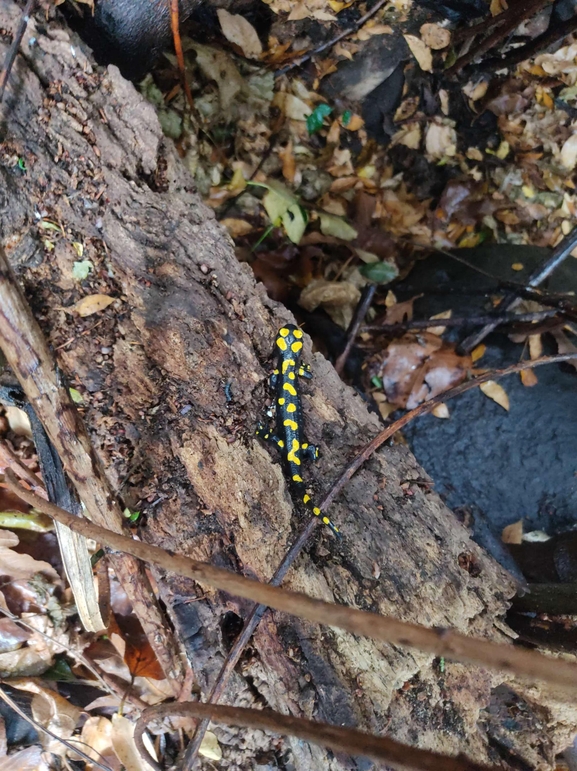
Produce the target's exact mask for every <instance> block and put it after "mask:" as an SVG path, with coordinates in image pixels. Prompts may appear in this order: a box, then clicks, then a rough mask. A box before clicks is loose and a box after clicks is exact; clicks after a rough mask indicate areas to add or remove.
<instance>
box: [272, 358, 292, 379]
mask: <svg viewBox="0 0 577 771" xmlns="http://www.w3.org/2000/svg"><path fill="white" fill-rule="evenodd" d="M289 367H296V361H294V359H286V361H283V363H282V373H283V375H285V374H286V371H287V369H289ZM276 374H277V375H278V370H277V372H276ZM289 377H290V376H289Z"/></svg>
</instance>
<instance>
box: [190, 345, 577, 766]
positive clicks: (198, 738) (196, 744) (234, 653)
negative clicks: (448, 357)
mask: <svg viewBox="0 0 577 771" xmlns="http://www.w3.org/2000/svg"><path fill="white" fill-rule="evenodd" d="M570 358H577V354H569V355H566V354H564V355H563V356H561V357H559V356H553V357H548V358H547V361H544V360H542V359H536V360H535V361H527V362H521V364H516V365H514V367H509V368H507V369H506V370H496V371H493V372H491V373H487V374H485V375H484V376H481V378H477V379H476V380H475V381H470V382H469V383H464V384H461V385H460V386H457V387H456V388H453V389H450V390H449V391H445V393H444V394H440V395H439V396H438V397H436V398H435V399H431V400H430V401H428V402H424V403H423V404H421V405H420V406H419V407H417V408H416V409H414V410H412V411H411V412H408V413H407V414H406V415H404V416H403V417H402V418H400V419H399V420H397V421H395V423H393V424H392V425H391V426H389V427H388V428H386V429H385V430H384V431H382V432H381V433H380V434H378V435H377V436H376V437H375V439H374V440H373V442H372V443H370V444H369V445H367V447H365V448H364V450H363V451H361V453H360V454H359V455H358V456H357V458H356V459H355V460H354V461H353V462H352V463H351V464H349V466H347V468H346V469H345V472H344V474H343V475H342V476H341V477H340V478H339V479H338V480H337V482H336V483H335V484H334V485H333V487H332V488H331V489H330V490H329V492H328V493H327V495H326V496H325V498H324V500H323V501H322V502H321V504H320V508H321V509H322V510H323V511H324V510H325V509H326V508H328V507H329V506H330V504H331V503H332V502H333V501H334V499H335V498H336V496H337V495H338V494H339V493H340V491H341V490H342V489H343V487H344V486H345V484H346V483H347V482H348V480H349V479H350V478H351V477H352V476H353V474H354V473H355V472H356V471H358V469H359V468H360V467H361V466H362V465H363V463H364V462H365V461H366V460H368V458H369V457H370V455H372V453H373V452H375V451H376V450H377V449H378V448H379V447H380V446H381V444H383V442H385V441H386V440H387V439H389V438H390V437H391V436H392V435H393V434H394V433H396V432H397V431H398V430H399V429H401V428H403V427H404V426H405V425H406V424H407V423H409V422H410V421H411V420H413V419H414V418H417V417H419V415H424V414H426V413H427V412H431V411H432V410H433V408H434V407H435V406H436V404H440V403H441V402H442V401H444V400H445V399H450V398H451V397H452V396H457V395H458V394H460V393H464V392H465V391H467V390H469V388H474V387H476V386H477V385H479V383H481V382H485V380H491V379H493V378H498V377H502V376H504V375H508V374H510V373H511V372H513V371H515V372H519V371H520V370H522V369H531V368H532V367H533V366H537V362H539V363H541V364H546V363H550V362H551V359H555V360H556V361H568V360H569V359H570ZM463 386H466V387H463ZM367 448H368V452H367ZM355 464H356V465H355ZM349 471H350V474H349ZM345 475H348V476H346V478H345ZM318 525H320V520H319V518H318V517H311V519H310V520H309V522H308V523H307V524H306V526H305V527H304V528H303V530H302V531H301V532H300V534H299V536H298V537H297V540H296V541H295V543H294V544H293V545H292V547H291V548H290V550H289V551H288V552H287V554H286V555H285V556H284V558H283V560H282V562H281V564H280V565H279V567H278V568H277V571H276V573H275V574H274V576H273V578H272V579H271V581H270V585H271V586H279V585H280V583H281V582H282V580H283V579H284V577H285V575H286V574H287V573H288V571H289V569H290V567H291V566H292V565H293V563H294V561H295V560H296V558H297V557H298V555H299V554H300V552H301V551H302V549H303V548H304V547H305V545H306V544H307V542H308V540H309V538H310V537H311V535H312V534H313V532H314V530H315V528H316V527H317V526H318ZM266 611H267V606H266V605H265V604H262V603H261V604H259V605H255V606H254V607H253V609H252V610H251V612H250V613H249V615H248V616H247V618H246V621H245V623H244V626H243V628H242V631H241V632H240V634H239V636H238V637H237V639H236V640H235V642H234V645H233V646H232V648H231V650H230V651H229V653H228V656H227V658H226V660H225V662H224V664H223V666H222V668H221V670H220V672H219V674H218V676H217V678H216V680H215V682H214V685H213V686H212V688H211V690H210V693H209V695H208V698H207V701H208V702H215V701H218V700H219V699H220V698H221V696H222V694H223V692H224V689H225V687H226V684H227V682H228V678H229V677H230V675H231V674H232V672H233V670H234V668H235V666H236V665H237V663H238V660H239V659H240V657H241V655H242V652H243V650H244V648H245V646H246V645H247V644H248V642H249V640H250V638H251V637H252V635H253V634H254V632H255V630H256V628H257V626H258V625H259V623H260V621H261V619H262V617H263V616H264V614H265V612H266ZM209 723H210V720H209V719H208V718H205V719H203V720H201V721H200V722H199V724H198V726H197V727H196V731H195V733H194V736H193V737H192V740H191V742H190V744H189V745H188V747H187V748H186V753H185V756H184V761H183V766H182V769H183V771H191V769H192V767H193V764H194V762H195V760H196V757H197V755H198V751H199V749H200V745H201V743H202V740H203V738H204V735H205V733H206V731H207V729H208V726H209Z"/></svg>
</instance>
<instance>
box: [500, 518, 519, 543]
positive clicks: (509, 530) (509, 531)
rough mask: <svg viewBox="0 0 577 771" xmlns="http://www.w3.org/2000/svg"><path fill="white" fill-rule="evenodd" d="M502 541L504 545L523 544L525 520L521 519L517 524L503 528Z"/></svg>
mask: <svg viewBox="0 0 577 771" xmlns="http://www.w3.org/2000/svg"><path fill="white" fill-rule="evenodd" d="M501 541H503V543H514V544H520V543H523V520H522V519H519V520H517V522H513V523H512V524H511V525H507V527H504V528H503V532H502V533H501Z"/></svg>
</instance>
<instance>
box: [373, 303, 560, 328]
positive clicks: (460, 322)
mask: <svg viewBox="0 0 577 771" xmlns="http://www.w3.org/2000/svg"><path fill="white" fill-rule="evenodd" d="M557 313H559V311H557V310H556V309H555V308H551V309H549V310H546V311H535V312H534V313H503V314H500V315H498V316H495V315H488V314H487V315H485V316H464V317H463V318H457V317H455V318H449V319H412V320H411V321H401V322H399V323H398V324H365V325H364V326H363V327H362V330H363V332H387V333H388V334H394V333H395V332H405V331H407V330H408V329H429V327H464V326H467V324H489V323H491V324H492V323H494V324H495V326H499V325H501V324H521V323H528V322H534V321H543V319H548V318H551V316H556V315H557Z"/></svg>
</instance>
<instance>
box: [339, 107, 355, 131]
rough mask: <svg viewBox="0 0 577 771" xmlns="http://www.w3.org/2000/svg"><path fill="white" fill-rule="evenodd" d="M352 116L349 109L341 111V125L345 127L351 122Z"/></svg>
mask: <svg viewBox="0 0 577 771" xmlns="http://www.w3.org/2000/svg"><path fill="white" fill-rule="evenodd" d="M352 117H353V114H352V112H351V111H350V110H345V111H344V113H343V116H342V118H341V121H342V123H343V126H344V127H345V128H346V127H347V126H348V125H349V123H350V122H351V118H352Z"/></svg>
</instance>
